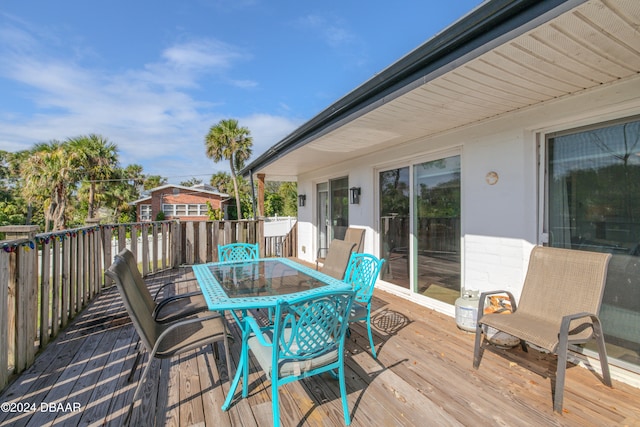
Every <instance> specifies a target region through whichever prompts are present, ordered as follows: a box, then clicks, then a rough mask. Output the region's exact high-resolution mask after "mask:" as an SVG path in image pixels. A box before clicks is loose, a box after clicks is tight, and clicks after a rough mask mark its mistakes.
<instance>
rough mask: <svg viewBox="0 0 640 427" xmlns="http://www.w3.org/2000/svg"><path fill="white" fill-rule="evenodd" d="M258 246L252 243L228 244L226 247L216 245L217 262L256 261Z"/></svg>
mask: <svg viewBox="0 0 640 427" xmlns="http://www.w3.org/2000/svg"><path fill="white" fill-rule="evenodd" d="M258 257H259V251H258V244H257V243H255V244H252V243H229V244H228V245H218V261H220V262H224V261H245V260H250V259H258Z"/></svg>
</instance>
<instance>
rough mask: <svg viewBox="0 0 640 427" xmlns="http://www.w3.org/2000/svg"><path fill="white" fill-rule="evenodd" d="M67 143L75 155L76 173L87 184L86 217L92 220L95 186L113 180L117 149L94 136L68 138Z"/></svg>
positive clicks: (98, 136) (101, 138) (105, 140)
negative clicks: (100, 182)
mask: <svg viewBox="0 0 640 427" xmlns="http://www.w3.org/2000/svg"><path fill="white" fill-rule="evenodd" d="M67 143H68V144H69V148H70V149H71V150H72V151H73V152H74V153H75V154H76V162H77V165H78V173H79V174H80V175H81V176H83V177H84V178H85V179H86V180H87V181H88V182H89V202H88V205H89V208H88V212H87V217H89V218H93V217H94V215H95V210H96V209H95V208H96V206H95V205H96V184H97V183H98V182H99V181H101V180H106V179H110V178H113V176H114V173H115V170H116V168H117V166H118V154H117V151H118V147H117V146H116V145H115V144H113V143H111V142H109V141H108V140H107V139H106V138H103V137H102V136H100V135H96V134H90V135H88V136H79V137H76V138H70V139H69V140H67Z"/></svg>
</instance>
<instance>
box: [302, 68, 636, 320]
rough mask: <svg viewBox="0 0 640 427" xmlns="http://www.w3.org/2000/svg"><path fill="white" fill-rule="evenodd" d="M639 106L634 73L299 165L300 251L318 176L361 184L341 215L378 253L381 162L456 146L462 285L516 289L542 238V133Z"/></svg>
mask: <svg viewBox="0 0 640 427" xmlns="http://www.w3.org/2000/svg"><path fill="white" fill-rule="evenodd" d="M637 114H640V78H638V77H636V78H633V79H630V80H627V81H624V82H621V83H618V84H612V85H603V86H601V87H599V88H597V89H595V90H590V91H588V92H584V93H581V94H578V95H573V96H571V97H565V98H562V99H557V100H555V101H553V102H547V103H544V104H542V105H539V106H536V107H531V108H528V109H524V110H521V111H516V112H514V113H511V114H509V115H506V116H503V117H501V118H497V119H493V120H489V121H485V122H483V123H479V124H474V125H470V126H467V127H465V128H462V129H459V130H456V131H453V132H448V133H446V134H441V135H437V136H432V137H428V138H427V137H425V138H419V139H417V140H415V141H413V142H409V143H405V144H403V145H401V146H394V147H392V148H389V149H384V150H381V151H378V152H375V153H371V154H369V155H367V156H365V157H362V158H360V159H358V160H356V161H350V162H343V163H340V162H337V163H336V164H334V165H332V166H331V167H329V168H325V169H323V170H319V171H314V172H313V173H309V174H305V175H301V176H300V177H299V181H298V188H299V193H300V194H306V195H307V204H306V206H305V207H302V208H300V209H299V213H298V215H299V223H298V232H299V240H298V242H299V243H298V244H299V248H298V254H299V257H300V258H302V259H305V260H307V261H314V260H315V254H316V251H317V228H316V224H315V219H316V217H317V197H316V185H317V184H318V183H321V182H326V181H327V180H329V179H334V178H338V177H342V176H348V177H349V187H353V186H356V187H360V188H361V191H362V195H361V201H360V204H359V205H350V206H349V209H350V210H349V222H350V225H353V226H356V227H364V228H365V229H366V233H365V242H364V251H365V252H369V253H373V254H376V255H378V256H379V255H380V250H379V243H378V242H379V234H378V229H379V224H378V221H379V220H378V218H377V212H378V210H379V196H378V192H379V188H378V183H377V180H378V178H377V177H378V173H379V171H382V170H388V169H393V168H395V167H400V166H407V165H410V164H417V163H421V162H423V161H428V160H435V159H438V158H442V157H445V156H448V155H451V154H459V155H460V157H461V212H462V215H461V236H462V237H461V240H462V242H461V251H462V254H461V255H462V261H461V262H462V264H461V269H462V271H461V274H462V288H463V289H466V290H479V291H483V290H493V289H506V290H509V291H512V292H513V293H514V294H515V296H516V298H519V295H520V291H521V287H522V283H523V281H524V276H525V274H526V269H527V265H528V260H529V253H530V252H531V249H532V248H533V247H534V246H535V245H538V244H542V243H544V239H545V236H544V234H543V233H542V225H543V217H544V215H543V212H544V211H543V207H544V194H545V188H544V170H543V169H542V167H541V166H540V165H544V164H545V162H544V158H543V157H542V156H543V154H544V153H543V152H541V151H540V150H543V149H544V148H543V147H544V144H543V143H544V134H545V133H549V132H554V131H558V130H565V129H572V128H576V127H579V126H584V125H589V124H597V123H602V122H604V121H607V120H613V119H616V118H622V117H630V116H633V115H637ZM489 172H496V173H497V174H498V182H497V183H496V184H495V185H489V184H488V183H487V180H486V176H487V173H489ZM381 287H382V288H384V289H385V290H388V291H391V292H394V293H399V294H403V295H404V296H406V297H408V298H409V299H412V300H415V301H417V302H420V303H422V304H424V305H426V306H428V307H431V308H434V309H436V310H438V311H441V312H445V313H447V314H450V315H453V313H454V307H453V306H451V305H449V304H444V303H441V302H439V301H435V300H433V299H430V298H426V297H423V296H422V295H418V294H414V293H411V292H409V291H408V290H406V289H400V288H398V287H397V286H394V285H391V284H386V283H382V284H381Z"/></svg>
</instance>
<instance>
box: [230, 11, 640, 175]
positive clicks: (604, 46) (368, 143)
mask: <svg viewBox="0 0 640 427" xmlns="http://www.w3.org/2000/svg"><path fill="white" fill-rule="evenodd" d="M638 6H639V3H638V1H637V0H618V1H615V2H611V1H607V0H589V1H585V0H545V1H539V0H538V1H533V0H491V1H487V2H485V3H483V4H481V5H480V6H479V7H478V8H476V9H474V10H473V11H471V12H470V13H469V14H467V15H466V16H464V17H463V18H461V19H460V20H458V21H457V22H456V23H454V24H453V25H451V26H450V27H448V28H447V29H445V30H444V31H442V32H441V33H439V34H438V35H436V36H434V37H433V38H432V39H430V40H429V41H427V42H426V43H425V44H423V45H422V46H420V47H418V48H417V49H416V50H414V51H412V52H410V53H409V54H408V55H406V56H405V57H403V58H401V59H400V60H399V61H397V62H396V63H394V64H392V65H391V66H390V67H388V68H387V69H385V70H383V71H382V72H381V73H379V74H377V75H376V76H375V77H373V78H372V79H370V80H369V81H367V82H365V83H364V84H363V85H361V86H359V87H358V88H356V89H355V90H353V91H352V92H350V93H349V94H347V95H346V96H344V97H343V98H341V99H340V100H338V101H337V102H335V103H334V104H332V105H331V106H329V107H328V108H327V109H325V110H324V111H322V112H321V113H320V114H318V115H317V116H315V117H314V118H312V119H311V120H309V121H308V122H307V123H305V124H303V125H302V126H300V127H299V128H298V129H296V130H295V131H294V132H293V133H291V134H290V135H288V136H287V137H286V138H284V139H283V140H281V141H280V142H278V143H277V144H275V145H274V146H273V147H271V148H270V149H269V150H267V151H266V152H265V153H263V154H262V155H261V156H259V157H258V158H257V159H256V160H254V161H253V162H251V164H249V165H248V166H247V167H245V168H244V169H243V171H242V173H243V174H249V173H263V174H265V175H266V179H267V180H296V178H297V177H298V176H299V175H301V174H304V173H309V172H312V171H314V170H318V169H322V168H325V167H327V166H329V165H332V164H335V163H336V160H337V158H339V160H340V161H347V160H350V159H355V158H358V157H361V156H363V155H365V154H369V153H372V152H375V151H378V150H382V149H386V148H389V147H391V146H394V145H400V144H403V143H406V142H408V141H413V140H415V139H417V138H424V137H428V136H431V135H437V134H440V133H443V132H447V131H451V130H453V129H457V128H461V127H464V126H468V125H472V124H476V123H480V122H482V121H485V120H489V119H493V118H496V117H499V116H502V115H505V114H508V113H511V112H514V111H518V110H522V109H525V108H528V107H531V106H534V105H537V104H541V103H544V102H548V101H550V100H553V99H558V98H562V97H566V96H570V95H572V94H577V93H581V92H584V91H586V90H589V89H592V88H594V87H598V86H601V85H604V84H607V83H611V82H615V81H620V80H623V79H628V78H631V77H633V76H635V75H636V74H637V73H638V72H640V31H639V30H638V29H639V28H640V10H639V7H638Z"/></svg>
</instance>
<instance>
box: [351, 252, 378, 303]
mask: <svg viewBox="0 0 640 427" xmlns="http://www.w3.org/2000/svg"><path fill="white" fill-rule="evenodd" d="M382 264H384V259H378V258H377V257H375V256H374V255H371V254H358V253H355V252H354V253H352V254H351V258H350V259H349V266H348V267H347V272H346V273H345V275H344V281H345V282H347V283H351V284H352V285H353V289H354V290H355V291H356V296H355V300H356V301H357V302H360V303H366V304H368V303H369V301H371V297H372V296H373V289H374V286H375V284H376V280H378V275H379V274H380V269H381V268H382Z"/></svg>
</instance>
